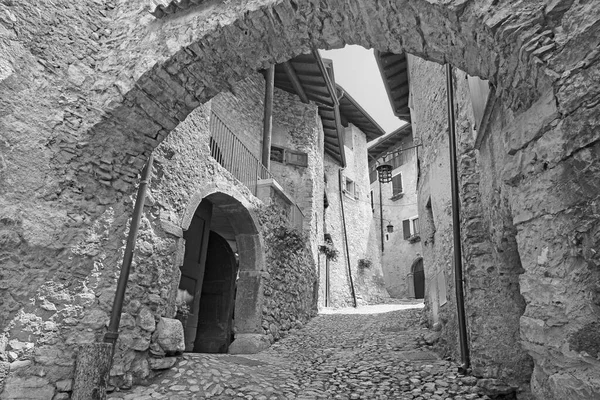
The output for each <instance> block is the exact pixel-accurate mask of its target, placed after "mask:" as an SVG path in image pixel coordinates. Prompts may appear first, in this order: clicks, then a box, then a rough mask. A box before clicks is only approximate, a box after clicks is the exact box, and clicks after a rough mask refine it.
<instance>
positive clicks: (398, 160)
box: [390, 149, 406, 169]
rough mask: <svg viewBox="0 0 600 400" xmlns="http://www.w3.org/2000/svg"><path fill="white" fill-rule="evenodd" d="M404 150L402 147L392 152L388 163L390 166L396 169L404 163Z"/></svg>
mask: <svg viewBox="0 0 600 400" xmlns="http://www.w3.org/2000/svg"><path fill="white" fill-rule="evenodd" d="M404 153H405V152H404V151H403V150H402V149H399V150H396V151H395V152H394V153H393V154H392V159H391V160H390V164H392V168H393V169H396V168H398V167H399V166H401V165H402V164H405V163H406V157H405V155H404Z"/></svg>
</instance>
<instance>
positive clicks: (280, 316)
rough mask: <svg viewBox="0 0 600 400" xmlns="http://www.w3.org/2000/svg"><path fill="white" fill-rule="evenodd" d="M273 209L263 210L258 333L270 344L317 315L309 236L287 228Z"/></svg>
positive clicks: (315, 275)
mask: <svg viewBox="0 0 600 400" xmlns="http://www.w3.org/2000/svg"><path fill="white" fill-rule="evenodd" d="M282 215H283V214H282V212H281V209H279V208H278V207H277V206H274V205H273V206H269V207H264V208H263V210H262V211H261V222H262V224H263V228H264V232H265V253H266V257H265V259H266V263H267V268H266V274H265V279H264V289H263V293H264V296H265V301H264V305H263V308H262V314H263V320H262V329H263V332H264V334H265V335H266V336H267V338H268V340H269V341H270V342H274V341H276V340H279V339H280V338H282V337H285V336H286V335H287V334H288V333H289V332H290V330H292V329H297V328H301V327H302V326H303V325H304V324H305V323H306V322H308V320H309V319H310V318H312V317H313V316H315V315H316V313H317V299H318V290H317V287H318V278H317V271H316V268H315V267H316V266H315V262H314V259H313V256H312V252H311V251H310V242H309V240H308V238H309V236H308V235H307V234H304V233H303V232H301V231H299V230H297V229H294V228H288V227H287V226H286V219H285V218H284V217H282Z"/></svg>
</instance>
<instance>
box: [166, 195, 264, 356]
mask: <svg viewBox="0 0 600 400" xmlns="http://www.w3.org/2000/svg"><path fill="white" fill-rule="evenodd" d="M203 199H208V200H210V201H211V203H213V204H214V205H215V206H217V207H219V208H220V209H222V210H223V211H224V212H225V213H226V214H227V215H228V219H229V222H230V224H231V227H232V228H233V231H234V233H235V240H236V243H237V252H238V253H239V278H238V283H237V298H236V300H235V310H236V315H237V317H236V318H235V327H234V329H235V332H236V333H235V340H236V341H237V342H238V343H236V342H235V341H234V342H233V343H234V344H233V351H236V349H237V352H248V351H250V352H253V351H258V350H259V349H262V347H255V346H251V345H248V343H247V342H250V343H260V344H263V345H264V346H267V345H268V343H267V342H266V341H264V340H262V341H261V340H260V339H262V329H261V323H262V309H263V307H262V306H263V282H262V276H263V273H264V271H265V265H264V251H265V250H264V249H265V247H264V244H263V240H262V236H261V235H260V233H259V230H258V227H259V223H258V219H257V217H256V215H254V212H253V211H252V207H251V206H250V203H249V202H248V200H247V198H246V197H245V196H244V195H242V194H241V193H240V192H239V191H237V190H235V188H232V187H221V186H220V185H217V184H210V185H206V186H204V187H203V188H202V190H201V191H200V192H198V193H195V194H194V195H193V196H192V197H191V199H190V202H189V204H188V206H187V207H186V209H185V213H184V215H183V216H182V219H181V228H182V229H183V230H187V229H188V227H189V226H190V223H191V221H192V217H193V215H194V213H195V212H196V209H197V208H198V206H199V205H200V203H201V202H202V200H203ZM183 250H184V249H183V247H180V250H179V251H180V252H182V251H183ZM175 260H183V254H180V255H179V256H176V257H175ZM179 267H180V266H179V265H175V268H177V269H178V268H179ZM242 343H243V345H242Z"/></svg>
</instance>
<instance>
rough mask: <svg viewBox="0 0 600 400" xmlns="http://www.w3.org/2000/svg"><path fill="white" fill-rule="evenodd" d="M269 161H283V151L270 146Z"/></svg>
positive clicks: (280, 148)
mask: <svg viewBox="0 0 600 400" xmlns="http://www.w3.org/2000/svg"><path fill="white" fill-rule="evenodd" d="M269 158H270V159H271V161H275V162H278V163H282V164H283V161H284V160H285V149H284V148H282V147H277V146H271V154H270V155H269Z"/></svg>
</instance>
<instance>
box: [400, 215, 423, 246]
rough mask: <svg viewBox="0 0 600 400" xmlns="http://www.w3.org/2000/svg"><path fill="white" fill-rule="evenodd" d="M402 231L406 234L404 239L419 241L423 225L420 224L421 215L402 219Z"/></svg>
mask: <svg viewBox="0 0 600 400" xmlns="http://www.w3.org/2000/svg"><path fill="white" fill-rule="evenodd" d="M402 232H403V234H404V239H405V240H410V241H413V240H414V241H415V242H417V241H419V239H420V236H419V235H420V233H421V227H420V225H419V217H418V216H416V217H412V218H409V219H405V220H403V221H402Z"/></svg>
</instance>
